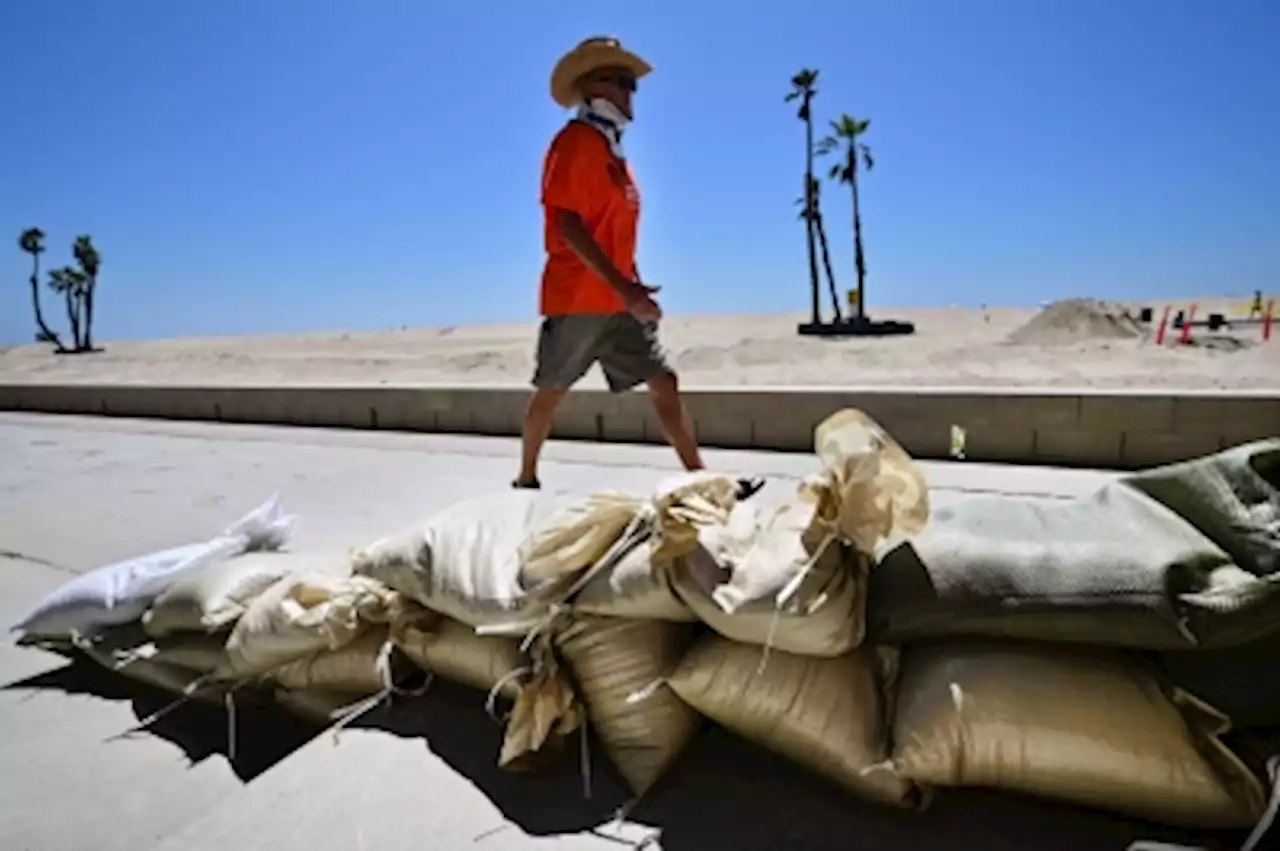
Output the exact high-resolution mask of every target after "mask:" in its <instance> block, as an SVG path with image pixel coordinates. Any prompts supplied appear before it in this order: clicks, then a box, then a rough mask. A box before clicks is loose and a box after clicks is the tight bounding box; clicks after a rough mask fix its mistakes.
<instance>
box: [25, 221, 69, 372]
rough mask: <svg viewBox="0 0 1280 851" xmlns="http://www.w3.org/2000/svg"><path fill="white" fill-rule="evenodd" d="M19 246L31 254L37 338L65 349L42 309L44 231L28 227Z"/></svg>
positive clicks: (32, 292) (32, 297) (33, 307)
mask: <svg viewBox="0 0 1280 851" xmlns="http://www.w3.org/2000/svg"><path fill="white" fill-rule="evenodd" d="M18 247H19V248H21V249H22V250H23V251H25V252H26V253H27V254H30V255H31V310H32V311H33V312H34V313H35V317H36V332H37V333H36V339H37V340H39V341H40V342H42V343H53V344H54V345H55V346H57V347H58V351H60V352H61V351H65V350H66V347H65V346H63V345H62V341H61V340H59V339H58V335H57V334H55V333H54V332H53V331H52V330H50V329H49V326H48V325H46V324H45V321H44V312H43V311H42V310H41V309H40V255H41V254H43V253H44V231H42V230H40V228H27V229H26V230H24V231H23V232H22V234H21V235H20V236H19V237H18Z"/></svg>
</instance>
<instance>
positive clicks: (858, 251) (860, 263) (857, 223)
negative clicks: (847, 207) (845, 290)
mask: <svg viewBox="0 0 1280 851" xmlns="http://www.w3.org/2000/svg"><path fill="white" fill-rule="evenodd" d="M849 169H850V177H851V178H852V180H850V181H849V185H850V186H852V187H853V264H854V268H856V269H857V270H858V319H859V320H863V319H866V318H867V312H866V307H865V305H866V299H867V288H866V279H867V264H866V261H865V259H864V258H863V255H862V215H861V213H860V212H859V208H858V152H857V151H856V150H855V149H853V148H850V150H849Z"/></svg>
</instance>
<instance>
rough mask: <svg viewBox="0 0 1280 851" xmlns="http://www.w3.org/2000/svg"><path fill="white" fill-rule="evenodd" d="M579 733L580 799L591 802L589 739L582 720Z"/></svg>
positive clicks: (585, 725) (585, 724) (585, 723)
mask: <svg viewBox="0 0 1280 851" xmlns="http://www.w3.org/2000/svg"><path fill="white" fill-rule="evenodd" d="M578 729H579V731H580V732H581V744H580V745H579V746H578V770H579V772H580V773H581V774H582V797H584V798H586V799H587V800H588V801H590V800H591V737H590V736H589V735H588V734H587V721H586V719H585V718H584V719H583V721H582V724H581V725H579V727H578Z"/></svg>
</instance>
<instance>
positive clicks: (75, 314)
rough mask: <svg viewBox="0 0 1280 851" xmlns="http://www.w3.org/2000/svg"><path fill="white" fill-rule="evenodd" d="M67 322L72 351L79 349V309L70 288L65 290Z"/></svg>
mask: <svg viewBox="0 0 1280 851" xmlns="http://www.w3.org/2000/svg"><path fill="white" fill-rule="evenodd" d="M66 298H67V322H68V323H69V324H70V325H71V344H72V349H71V350H72V351H73V352H78V351H81V346H80V311H79V307H78V305H77V299H76V296H75V292H74V291H73V290H71V289H68V290H67V295H66Z"/></svg>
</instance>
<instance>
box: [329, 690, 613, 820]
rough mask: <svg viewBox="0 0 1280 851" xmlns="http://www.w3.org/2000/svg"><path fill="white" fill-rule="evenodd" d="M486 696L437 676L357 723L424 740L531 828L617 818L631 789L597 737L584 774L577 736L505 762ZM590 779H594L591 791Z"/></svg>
mask: <svg viewBox="0 0 1280 851" xmlns="http://www.w3.org/2000/svg"><path fill="white" fill-rule="evenodd" d="M484 702H485V695H484V693H483V692H480V691H477V690H475V689H471V688H468V687H466V686H462V685H458V684H456V683H451V682H446V681H443V680H439V679H437V680H436V681H435V683H434V684H433V685H432V686H431V689H430V690H429V691H428V692H427V693H426V694H424V695H421V696H419V697H413V698H396V699H394V700H393V701H392V702H391V703H389V704H386V705H383V706H380V707H378V708H376V709H374V710H371V711H370V712H368V713H367V714H365V715H363V716H361V717H360V718H359V719H358V720H356V721H354V722H352V724H351V726H352V727H361V728H365V729H372V730H380V731H383V732H387V733H391V734H393V735H396V736H399V737H401V738H404V739H409V740H412V739H420V740H422V741H423V742H424V743H425V744H426V746H427V748H428V749H429V750H430V751H431V752H432V753H434V754H435V755H436V756H438V757H439V758H440V759H441V760H443V761H444V762H445V763H446V764H447V765H448V766H449V767H450V768H452V769H453V770H454V771H456V772H457V773H458V774H460V775H462V776H463V777H465V778H467V780H469V781H470V782H471V783H472V784H474V785H475V787H476V788H477V789H478V790H480V791H481V792H482V793H483V794H484V795H485V796H486V797H487V798H488V799H489V800H490V801H492V802H493V804H494V806H496V807H497V808H498V809H499V810H501V811H502V813H503V815H504V816H505V817H506V818H507V819H509V820H510V821H512V822H514V823H515V824H516V825H518V826H519V827H520V828H521V829H522V830H524V831H525V832H526V833H529V834H532V835H535V836H547V835H553V834H560V833H578V832H582V831H586V830H591V829H593V828H595V827H598V826H600V825H603V824H607V823H608V822H610V821H611V820H612V819H613V818H614V816H615V813H616V812H617V811H618V809H619V808H620V807H621V806H622V805H623V804H624V803H625V802H626V801H627V799H628V798H629V797H630V793H629V792H628V791H627V789H626V787H625V786H624V785H623V783H622V781H621V779H620V778H619V777H618V776H617V773H616V772H615V771H614V769H613V766H611V765H610V764H609V763H608V761H607V760H606V759H605V757H604V751H603V749H601V748H600V747H599V746H598V745H597V744H596V743H594V742H592V743H590V744H589V745H588V747H587V754H588V757H589V759H588V763H589V769H588V771H587V772H586V778H584V772H583V770H582V753H581V751H580V737H578V736H574V737H572V743H571V744H569V745H568V746H567V747H566V748H565V749H564V750H563V751H561V752H559V753H554V754H548V757H549V759H548V760H546V761H544V762H543V763H542V764H540V765H538V766H536V767H531V768H530V769H529V770H524V771H515V770H508V769H504V768H499V767H498V755H499V753H500V751H501V749H502V736H503V728H502V727H501V726H499V725H498V724H497V723H496V722H495V721H494V720H493V719H492V718H490V717H489V716H488V715H487V714H486V713H485V709H484ZM499 708H500V709H503V710H505V707H501V706H500V707H499ZM584 780H585V781H586V782H589V785H590V792H591V797H590V798H588V797H586V786H585V784H584Z"/></svg>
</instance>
